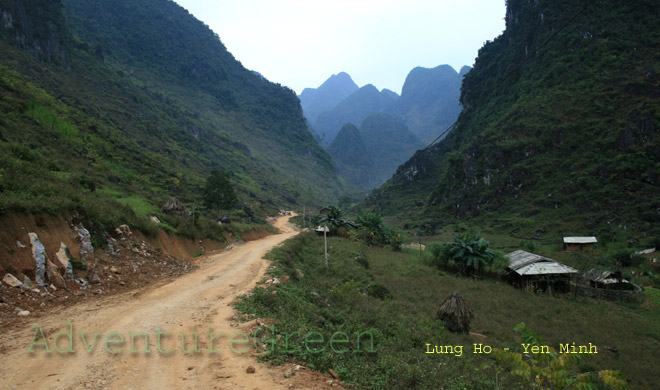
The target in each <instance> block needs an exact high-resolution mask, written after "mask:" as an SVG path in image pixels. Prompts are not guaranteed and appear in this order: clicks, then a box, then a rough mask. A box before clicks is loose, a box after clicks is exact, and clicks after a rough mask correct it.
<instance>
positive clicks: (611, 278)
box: [582, 268, 640, 291]
mask: <svg viewBox="0 0 660 390" xmlns="http://www.w3.org/2000/svg"><path fill="white" fill-rule="evenodd" d="M582 277H583V278H584V279H586V280H588V281H589V284H590V285H591V287H594V288H605V289H609V290H631V291H637V290H639V289H640V288H639V286H637V285H635V284H633V283H630V282H629V281H627V280H626V279H623V278H622V277H621V273H619V272H616V273H615V272H610V271H604V270H601V269H598V268H592V269H590V270H589V271H587V272H585V273H584V274H583V275H582Z"/></svg>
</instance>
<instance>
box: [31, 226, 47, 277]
mask: <svg viewBox="0 0 660 390" xmlns="http://www.w3.org/2000/svg"><path fill="white" fill-rule="evenodd" d="M28 237H30V245H31V246H32V257H33V258H34V262H35V263H36V265H35V268H34V281H35V282H37V284H38V285H40V286H43V285H45V284H46V281H45V280H44V277H45V276H46V248H44V245H43V244H42V243H41V241H39V237H38V236H37V233H28Z"/></svg>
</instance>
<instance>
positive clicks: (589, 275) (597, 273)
mask: <svg viewBox="0 0 660 390" xmlns="http://www.w3.org/2000/svg"><path fill="white" fill-rule="evenodd" d="M610 275H612V273H611V272H610V271H604V270H602V269H598V268H592V269H590V270H589V271H587V272H585V273H584V275H582V277H584V278H585V279H587V280H593V281H594V282H600V281H603V280H605V279H607V278H608V277H609V276H610Z"/></svg>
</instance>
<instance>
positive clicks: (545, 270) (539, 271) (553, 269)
mask: <svg viewBox="0 0 660 390" xmlns="http://www.w3.org/2000/svg"><path fill="white" fill-rule="evenodd" d="M506 256H507V257H508V258H509V268H511V269H512V270H513V271H515V272H516V273H517V274H518V275H544V274H573V273H576V272H578V271H577V270H576V269H575V268H573V267H569V266H567V265H566V264H562V263H560V262H558V261H556V260H552V259H550V258H548V257H544V256H541V255H537V254H535V253H529V252H525V251H523V250H517V251H515V252H511V253H509V254H508V255H506Z"/></svg>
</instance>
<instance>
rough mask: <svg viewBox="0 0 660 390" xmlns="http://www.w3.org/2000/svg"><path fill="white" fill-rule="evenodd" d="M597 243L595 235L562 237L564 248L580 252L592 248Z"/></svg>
mask: <svg viewBox="0 0 660 390" xmlns="http://www.w3.org/2000/svg"><path fill="white" fill-rule="evenodd" d="M597 244H598V240H597V239H596V237H564V250H567V251H573V252H581V251H583V250H585V249H593V248H595V247H596V245H597Z"/></svg>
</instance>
